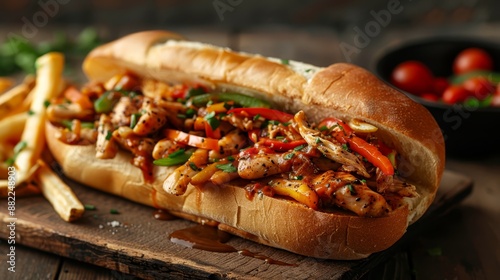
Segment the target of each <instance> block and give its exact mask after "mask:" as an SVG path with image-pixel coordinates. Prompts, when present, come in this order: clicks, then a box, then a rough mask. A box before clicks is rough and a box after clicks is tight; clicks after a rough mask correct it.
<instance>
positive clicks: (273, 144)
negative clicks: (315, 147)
mask: <svg viewBox="0 0 500 280" xmlns="http://www.w3.org/2000/svg"><path fill="white" fill-rule="evenodd" d="M259 143H262V145H264V146H267V147H269V148H271V149H273V150H275V151H278V152H286V151H290V150H293V148H296V147H298V146H300V145H304V144H307V142H306V140H304V139H300V140H294V141H290V142H283V141H281V140H276V139H269V138H265V139H262V140H261V141H259Z"/></svg>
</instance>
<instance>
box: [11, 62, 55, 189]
mask: <svg viewBox="0 0 500 280" xmlns="http://www.w3.org/2000/svg"><path fill="white" fill-rule="evenodd" d="M63 67H64V56H63V55H62V54H61V53H55V52H52V53H48V54H45V55H43V56H41V57H39V58H38V59H37V61H36V69H37V72H36V85H35V87H34V89H33V101H32V103H31V107H30V113H31V115H30V116H29V118H28V119H27V120H26V124H25V129H24V131H23V134H22V136H21V141H20V142H23V146H24V148H23V149H22V150H21V151H20V152H19V153H18V154H17V157H16V159H15V161H14V166H16V167H17V176H18V177H17V183H18V184H20V183H22V182H24V181H25V180H27V179H28V178H29V175H30V173H31V172H32V171H33V168H34V167H35V165H36V162H37V160H38V159H39V158H40V154H41V151H42V148H43V147H44V143H45V133H44V127H45V119H46V116H45V111H46V106H47V102H48V101H49V100H50V99H52V98H53V97H56V96H57V94H58V93H59V92H60V91H61V88H62V84H63V77H62V71H63Z"/></svg>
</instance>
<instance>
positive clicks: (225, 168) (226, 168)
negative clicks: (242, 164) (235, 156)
mask: <svg viewBox="0 0 500 280" xmlns="http://www.w3.org/2000/svg"><path fill="white" fill-rule="evenodd" d="M216 167H217V168H218V169H220V170H222V171H224V172H227V173H233V172H236V171H238V169H236V167H234V165H233V164H232V163H226V164H217V165H216Z"/></svg>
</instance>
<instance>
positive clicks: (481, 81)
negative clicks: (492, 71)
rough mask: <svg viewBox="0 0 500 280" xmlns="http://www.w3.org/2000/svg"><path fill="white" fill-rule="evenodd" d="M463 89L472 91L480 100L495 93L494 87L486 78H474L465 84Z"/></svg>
mask: <svg viewBox="0 0 500 280" xmlns="http://www.w3.org/2000/svg"><path fill="white" fill-rule="evenodd" d="M463 87H464V88H465V89H466V90H468V91H470V92H471V93H472V94H473V95H474V97H476V98H477V99H479V100H482V99H484V98H486V97H487V96H488V95H489V94H490V93H493V92H495V87H494V85H493V84H492V83H491V82H490V81H489V80H488V79H486V78H485V77H473V78H470V79H468V80H466V81H465V82H464V83H463Z"/></svg>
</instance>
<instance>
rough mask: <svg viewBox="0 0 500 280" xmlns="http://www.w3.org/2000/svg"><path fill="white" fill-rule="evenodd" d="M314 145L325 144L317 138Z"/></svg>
mask: <svg viewBox="0 0 500 280" xmlns="http://www.w3.org/2000/svg"><path fill="white" fill-rule="evenodd" d="M314 143H316V144H319V143H323V142H322V141H321V139H320V138H319V137H316V139H315V140H314Z"/></svg>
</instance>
